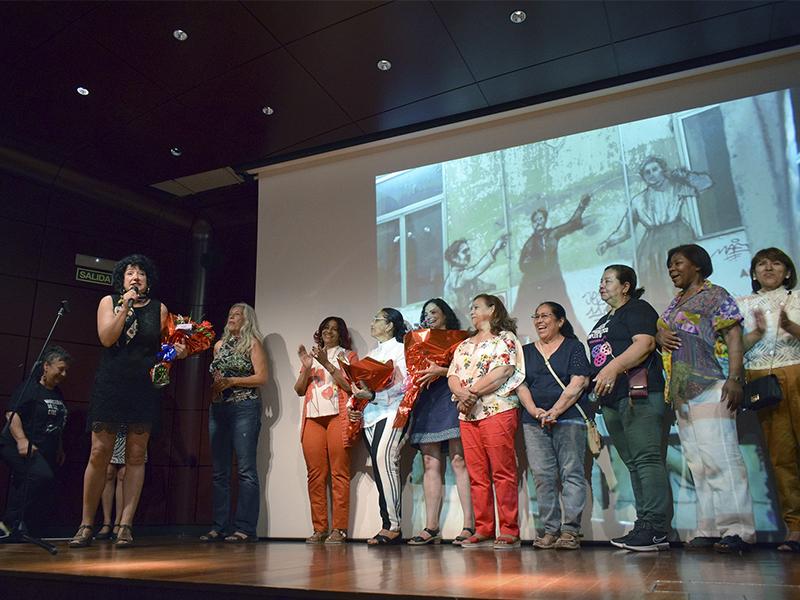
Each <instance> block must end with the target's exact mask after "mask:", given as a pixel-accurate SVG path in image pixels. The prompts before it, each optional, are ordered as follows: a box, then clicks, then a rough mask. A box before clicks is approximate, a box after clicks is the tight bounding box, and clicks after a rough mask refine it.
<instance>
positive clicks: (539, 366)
mask: <svg viewBox="0 0 800 600" xmlns="http://www.w3.org/2000/svg"><path fill="white" fill-rule="evenodd" d="M522 354H523V356H524V357H525V385H527V386H528V389H529V390H530V391H531V396H533V401H534V402H535V403H536V406H538V407H539V408H543V409H544V410H549V409H551V408H553V405H555V403H556V402H557V401H558V399H559V398H560V397H561V393H562V392H563V391H564V390H563V389H562V388H561V386H560V385H559V384H558V382H557V381H556V379H555V377H553V374H552V373H550V370H549V369H548V368H547V365H546V364H545V362H544V356H542V354H541V352H539V350H538V349H537V348H536V346H535V345H534V344H525V345H524V346H523V347H522ZM549 360H550V366H551V367H553V371H555V372H556V375H558V377H559V378H560V379H561V381H562V382H563V383H564V385H569V380H570V378H571V377H572V376H573V375H584V376H588V375H589V373H590V371H589V361H587V360H586V350H585V348H584V347H583V344H581V343H580V342H579V341H578V340H576V339H573V338H565V339H564V341H563V342H561V345H560V346H559V347H558V348H557V349H556V351H555V352H553V354H552V355H551V356H550V359H549ZM578 402H580V403H581V408H582V409H583V411H584V412H587V409H588V406H587V399H586V394H582V395H581V397H580V398H579V399H578ZM582 418H583V417H582V416H581V413H580V412H578V409H577V408H575V406H574V405H573V406H570V407H569V408H568V409H567V410H566V411H565V412H564V413H563V414H562V415H561V416H560V417H559V419H582ZM522 422H523V423H535V424H538V421H536V420H535V419H534V418H533V417H532V416H531V415H530V414H529V413H528V411H527V410H525V409H524V408H523V409H522Z"/></svg>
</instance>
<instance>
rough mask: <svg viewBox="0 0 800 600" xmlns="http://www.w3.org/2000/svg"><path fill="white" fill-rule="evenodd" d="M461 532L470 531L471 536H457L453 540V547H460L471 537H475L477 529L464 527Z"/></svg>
mask: <svg viewBox="0 0 800 600" xmlns="http://www.w3.org/2000/svg"><path fill="white" fill-rule="evenodd" d="M461 531H469V535H457V536H456V537H454V538H453V542H452V543H453V545H454V546H460V545H461V544H463V543H464V542H465V541H467V540H468V539H469V538H470V537H471V536H473V535H475V528H474V527H464V529H462V530H461Z"/></svg>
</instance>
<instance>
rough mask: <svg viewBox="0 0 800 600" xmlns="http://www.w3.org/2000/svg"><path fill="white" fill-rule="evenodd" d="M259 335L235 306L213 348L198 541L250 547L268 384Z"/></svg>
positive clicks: (252, 318) (248, 314) (247, 309)
mask: <svg viewBox="0 0 800 600" xmlns="http://www.w3.org/2000/svg"><path fill="white" fill-rule="evenodd" d="M263 339H264V336H263V335H262V333H261V331H260V330H259V328H258V321H257V320H256V313H255V311H254V310H253V307H252V306H250V305H249V304H245V303H244V302H240V303H237V304H234V305H233V306H232V307H231V309H230V312H228V322H227V324H226V325H225V329H224V330H223V332H222V337H221V338H220V339H219V340H217V342H216V343H215V344H214V360H212V361H211V365H210V366H209V371H210V372H211V374H212V376H213V378H214V383H213V385H212V387H211V391H212V400H211V408H210V409H209V411H208V436H209V438H210V440H211V463H212V468H213V486H214V493H213V500H212V503H213V508H214V524H213V525H212V526H211V530H210V531H209V532H208V533H207V534H205V535H203V536H201V537H200V539H201V540H202V541H204V542H216V541H220V540H223V539H224V541H226V542H228V543H234V544H236V543H243V542H255V541H257V540H258V537H257V534H256V525H257V524H258V513H259V510H260V507H261V491H260V490H261V488H260V484H259V480H258V471H257V470H256V462H257V456H256V451H257V449H258V434H259V432H260V431H261V389H260V388H261V386H263V385H264V384H265V383H266V382H267V355H266V352H264V347H263V346H262V343H263ZM234 453H235V454H236V468H237V472H238V476H239V494H238V498H237V501H236V514H235V517H234V519H233V523H232V525H233V527H232V528H233V533H231V534H230V535H229V536H227V537H226V536H225V532H226V531H228V529H229V526H230V525H231V490H230V487H231V461H232V459H233V454H234Z"/></svg>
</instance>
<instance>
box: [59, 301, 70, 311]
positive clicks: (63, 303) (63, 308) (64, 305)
mask: <svg viewBox="0 0 800 600" xmlns="http://www.w3.org/2000/svg"><path fill="white" fill-rule="evenodd" d="M59 310H60V311H61V312H62V313H68V312H69V300H62V301H61V308H60V309H59Z"/></svg>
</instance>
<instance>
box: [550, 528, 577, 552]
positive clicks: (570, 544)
mask: <svg viewBox="0 0 800 600" xmlns="http://www.w3.org/2000/svg"><path fill="white" fill-rule="evenodd" d="M553 547H554V548H555V549H556V550H577V549H578V548H580V547H581V540H580V538H579V537H578V535H577V534H575V533H573V532H571V531H562V532H561V537H560V538H558V540H557V541H556V543H555V544H554V546H553Z"/></svg>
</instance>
